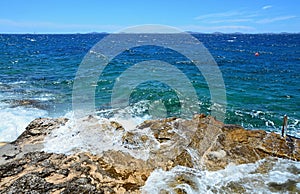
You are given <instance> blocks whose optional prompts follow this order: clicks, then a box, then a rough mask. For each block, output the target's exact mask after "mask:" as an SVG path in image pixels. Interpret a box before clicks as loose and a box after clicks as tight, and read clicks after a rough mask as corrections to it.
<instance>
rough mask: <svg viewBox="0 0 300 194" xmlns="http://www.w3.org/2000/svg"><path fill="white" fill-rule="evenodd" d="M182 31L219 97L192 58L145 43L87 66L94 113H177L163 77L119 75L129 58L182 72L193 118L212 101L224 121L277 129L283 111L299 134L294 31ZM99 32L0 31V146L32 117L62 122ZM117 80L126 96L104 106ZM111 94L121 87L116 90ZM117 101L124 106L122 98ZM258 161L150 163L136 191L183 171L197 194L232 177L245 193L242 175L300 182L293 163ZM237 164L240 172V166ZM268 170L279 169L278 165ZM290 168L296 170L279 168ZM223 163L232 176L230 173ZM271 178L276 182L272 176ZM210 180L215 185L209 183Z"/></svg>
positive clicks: (299, 46) (298, 56) (299, 66)
mask: <svg viewBox="0 0 300 194" xmlns="http://www.w3.org/2000/svg"><path fill="white" fill-rule="evenodd" d="M189 35H190V36H192V37H193V38H195V39H196V40H198V41H199V42H201V44H202V45H203V46H204V47H205V48H206V49H207V51H208V53H209V54H210V56H211V57H212V58H213V59H214V63H215V64H216V67H217V69H218V72H219V74H218V75H216V77H218V79H219V78H221V80H222V86H224V92H225V94H226V102H223V103H221V104H214V101H213V100H212V99H213V93H212V91H211V90H212V87H211V85H210V83H208V82H209V80H208V79H207V77H205V75H203V72H202V71H199V69H196V68H195V65H194V62H193V60H187V58H185V57H184V56H182V55H179V54H178V52H177V51H172V50H170V49H165V48H163V47H159V46H154V45H146V46H141V47H132V48H130V47H128V48H126V49H125V50H124V51H123V52H122V53H120V54H119V55H117V56H115V57H114V58H113V59H111V60H110V61H109V65H107V66H105V67H103V68H102V70H103V69H105V71H103V72H102V73H101V72H97V71H99V67H97V68H95V69H93V68H91V69H89V71H92V72H96V75H97V76H98V78H99V79H96V81H95V82H94V83H93V88H92V89H93V92H94V93H93V92H92V94H93V96H92V98H91V99H92V100H93V101H94V102H93V106H94V108H95V113H96V114H97V115H98V116H99V117H105V118H112V117H116V116H118V117H119V118H120V117H122V115H123V114H125V113H126V115H128V114H129V115H130V116H131V118H133V119H135V122H136V124H139V123H141V122H143V121H144V120H147V119H159V118H160V117H172V116H175V117H181V116H185V115H184V114H182V111H181V109H182V108H183V105H185V102H184V100H186V99H189V98H188V97H187V98H183V99H182V98H181V97H182V96H189V90H188V89H187V90H186V91H185V90H180V91H178V90H176V88H173V87H172V85H170V84H167V83H168V82H167V83H163V82H162V81H160V80H157V79H154V80H150V79H149V78H148V79H142V80H139V79H141V78H145V77H147V76H146V75H147V73H142V72H140V71H135V70H136V69H134V68H133V69H132V68H131V70H132V71H131V74H130V71H125V70H126V69H129V70H130V67H132V65H133V64H134V63H138V62H139V64H142V65H144V66H146V65H149V63H144V64H143V63H141V62H142V61H151V64H152V65H153V67H152V66H151V68H152V69H153V72H156V74H155V75H157V74H160V75H163V76H165V77H167V76H169V77H171V78H174V77H175V78H176V76H178V75H180V74H179V73H178V71H180V72H183V73H184V74H185V75H186V76H185V78H184V79H178V82H186V83H182V84H183V85H184V84H186V86H187V87H186V88H192V90H193V95H195V94H196V96H197V99H196V100H195V99H193V100H194V101H193V102H192V104H193V107H192V108H195V107H196V109H193V110H195V111H194V112H193V113H194V114H196V113H204V114H207V115H210V114H212V112H213V111H214V110H215V108H216V107H217V108H218V107H219V109H220V111H221V112H222V114H223V115H224V117H222V119H223V121H224V122H225V123H228V124H238V125H241V126H243V127H244V128H246V129H250V130H252V129H262V130H265V131H268V132H271V131H273V132H276V133H279V134H280V133H281V129H282V125H283V118H284V116H285V115H286V116H287V117H288V123H287V131H286V133H287V134H288V135H291V136H294V137H298V138H300V34H284V33H283V34H240V33H235V34H221V33H215V34H197V33H195V34H193V33H192V34H189ZM109 36H110V34H105V33H91V34H0V142H10V141H14V140H15V139H16V138H17V137H18V136H19V135H20V134H21V133H22V132H23V131H24V130H25V128H26V126H27V125H28V124H29V123H30V122H31V121H32V120H34V119H35V118H39V117H52V118H56V117H68V118H72V116H74V110H73V108H74V85H75V84H74V83H75V82H76V78H78V71H79V69H80V67H82V64H83V63H84V62H85V61H86V56H87V55H88V54H91V53H92V52H94V51H93V49H92V48H94V46H95V45H96V44H97V43H99V42H101V41H102V40H104V39H105V38H107V37H109ZM145 36H146V35H143V37H145ZM157 36H162V35H159V34H158V35H157ZM166 39H167V37H166ZM111 45H115V44H113V43H112V44H111ZM182 45H183V46H185V45H188V44H186V43H182V44H181V49H182V50H184V51H185V52H189V51H190V52H194V51H193V50H189V49H190V48H189V47H186V48H182V47H183V46H182ZM125 46H126V44H125ZM106 49H107V50H108V52H109V49H113V48H110V45H106ZM94 54H95V53H94ZM96 54H97V53H96ZM98 54H99V55H101V53H98ZM159 61H167V62H170V63H173V64H176V65H173V66H172V65H171V66H172V67H175V69H174V68H172V67H170V66H168V65H167V64H166V62H163V63H162V62H159ZM97 65H98V64H95V66H97ZM102 65H103V64H102ZM142 65H140V66H142ZM92 67H93V66H92ZM136 68H138V66H136ZM100 69H101V68H100ZM132 72H133V73H132ZM134 72H135V74H134ZM157 72H158V73H157ZM97 73H99V74H97ZM125 73H127V74H128V75H129V76H128V77H127V79H124V78H123V79H122V77H121V75H122V74H125ZM168 74H169V75H168ZM119 77H121V78H119ZM125 78H126V76H125ZM120 79H121V84H122V83H125V84H128V85H130V87H129V86H128V88H130V93H129V94H128V95H127V98H126V99H127V101H126V103H125V106H123V107H122V108H120V107H114V106H112V104H111V101H112V93H113V92H114V90H113V88H114V86H115V85H118V84H119V83H120V81H119V80H120ZM122 80H123V82H122ZM124 80H125V81H124ZM166 80H167V79H166ZM123 89H124V88H123ZM117 92H120V93H123V91H122V90H120V91H117ZM124 93H126V92H125V91H124ZM82 95H83V96H84V95H85V94H84V93H83V94H82ZM86 95H88V94H86ZM180 95H182V96H180ZM88 99H90V98H87V100H88ZM120 104H123V105H124V103H123V102H120ZM188 108H189V107H185V109H188ZM264 162H265V161H258V163H255V164H249V165H248V166H247V165H244V166H236V167H232V166H229V167H228V168H226V169H225V170H222V171H217V172H202V171H201V172H200V171H197V170H196V169H186V168H184V167H177V168H175V169H173V170H172V171H169V172H163V171H162V170H159V169H158V170H157V171H155V172H153V174H152V175H151V176H150V178H149V179H148V184H147V185H146V186H145V187H144V190H145V191H150V190H151V189H154V187H151V185H156V187H155V188H156V189H158V190H157V192H159V188H164V189H165V190H168V189H169V192H171V193H172V189H171V188H165V185H166V184H167V182H172V180H171V179H172V177H173V178H174V176H175V174H178V173H179V174H180V173H181V174H182V173H184V174H188V175H189V176H192V177H193V181H194V182H195V184H198V188H206V190H205V192H209V191H211V192H212V193H215V192H214V191H216V192H220V193H222V187H224V185H226V184H227V183H229V182H232V181H233V182H234V181H236V182H242V183H240V184H242V185H244V187H245V188H246V190H245V191H247V192H248V190H247V189H249V188H253V187H255V184H254V183H253V182H252V183H251V180H252V181H253V180H258V179H260V184H261V185H263V182H264V181H267V182H268V181H269V182H273V183H274V181H275V183H276V184H277V183H278V184H279V185H280V184H284V183H286V182H289V181H290V180H294V181H296V183H295V184H294V186H293V189H294V191H295V189H296V190H297V191H300V184H299V183H297V181H298V182H299V181H300V178H299V172H300V164H299V163H297V162H291V161H290V162H289V161H287V160H276V161H275V160H274V161H271V163H272V164H274V165H273V166H274V169H273V170H270V172H269V175H268V174H259V173H258V174H259V175H257V174H255V173H254V174H253V173H252V172H254V171H255V169H256V168H258V166H259V165H260V164H261V163H264ZM245 166H247V168H248V169H245ZM276 166H277V167H276ZM278 166H281V169H278ZM290 167H293V168H294V169H297V170H298V171H296V172H295V171H291V172H290V171H289V170H286V169H290ZM233 169H234V170H235V172H237V173H238V174H236V176H233V174H231V172H232V171H233ZM282 169H283V170H282ZM284 169H285V170H284ZM160 175H161V176H160ZM155 177H156V178H155ZM158 177H159V178H160V179H158ZM203 177H206V178H205V179H203ZM224 177H225V178H224ZM276 179H278V181H279V182H276ZM212 180H219V182H216V183H214V184H215V185H212V184H213V183H212V182H211V181H212ZM226 181H227V182H226ZM245 182H248V183H247V184H248V185H246V186H245V184H246V183H245ZM163 183H165V184H163ZM288 184H290V183H288ZM181 187H182V188H184V189H185V191H186V192H187V193H199V192H200V190H193V189H192V188H191V187H189V186H187V185H181ZM209 188H210V189H211V188H214V189H217V190H209ZM262 188H263V187H262ZM218 189H219V190H218ZM220 189H221V190H220ZM223 189H224V188H223ZM264 189H266V188H263V189H262V190H260V191H261V193H264V192H266V193H268V192H270V193H271V192H279V193H280V190H276V189H275V190H270V189H269V190H268V189H266V190H264ZM223 191H224V192H225V190H223ZM250 191H251V189H250ZM250 191H249V192H250ZM205 192H204V193H205ZM200 193H201V192H200ZM229 193H230V192H229ZM250 193H251V192H250ZM292 193H293V192H292Z"/></svg>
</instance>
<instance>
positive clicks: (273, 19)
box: [256, 16, 296, 24]
mask: <svg viewBox="0 0 300 194" xmlns="http://www.w3.org/2000/svg"><path fill="white" fill-rule="evenodd" d="M295 17H296V16H280V17H274V18H266V19H262V20H258V21H256V23H258V24H268V23H272V22H278V21H283V20H289V19H293V18H295Z"/></svg>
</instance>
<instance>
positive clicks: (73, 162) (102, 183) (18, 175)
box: [0, 114, 300, 193]
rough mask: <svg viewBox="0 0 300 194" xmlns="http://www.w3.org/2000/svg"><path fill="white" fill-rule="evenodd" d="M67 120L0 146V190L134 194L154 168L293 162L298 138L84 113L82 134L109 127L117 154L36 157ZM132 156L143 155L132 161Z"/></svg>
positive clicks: (205, 122) (208, 123)
mask: <svg viewBox="0 0 300 194" xmlns="http://www.w3.org/2000/svg"><path fill="white" fill-rule="evenodd" d="M67 121H68V119H64V118H59V119H42V118H40V119H36V120H34V121H33V122H31V123H30V124H29V125H28V127H27V128H26V131H25V132H24V133H23V134H22V135H21V136H20V137H19V138H18V139H17V140H16V141H14V142H12V143H8V144H5V145H4V146H2V147H0V193H24V192H25V193H30V192H31V193H140V192H141V191H140V187H141V186H143V185H144V184H145V182H146V180H147V178H148V177H149V175H150V174H151V172H152V171H154V170H155V169H157V168H161V169H163V170H171V169H172V168H174V167H175V166H178V165H181V166H187V167H191V168H201V169H205V170H219V169H223V168H225V167H226V166H227V165H228V164H244V163H252V162H255V161H257V160H260V159H263V158H266V157H280V158H287V159H291V160H297V161H300V140H299V139H296V138H292V137H287V138H282V137H281V136H280V135H278V134H275V133H267V132H265V131H262V130H245V129H243V128H242V127H240V126H237V125H226V124H223V123H221V122H219V121H217V120H215V119H214V118H213V117H210V116H205V115H202V114H201V115H195V116H194V117H193V118H192V119H191V120H184V119H179V118H167V119H161V120H151V121H145V122H143V123H142V124H140V125H138V126H136V129H135V130H130V131H127V130H126V129H125V128H124V127H123V126H122V125H121V124H120V123H118V122H116V121H113V122H106V123H102V124H99V122H98V119H97V118H95V117H93V116H88V117H87V118H84V119H82V122H83V123H85V124H82V125H80V127H82V128H85V127H86V126H88V129H87V130H86V131H85V132H84V133H82V134H81V135H84V134H89V135H90V136H88V137H92V135H97V133H98V132H101V131H107V130H113V131H112V132H111V133H105V134H114V132H118V133H119V134H122V136H121V138H120V142H119V144H118V145H119V146H121V148H122V149H119V150H114V149H110V150H106V151H103V152H102V153H99V154H92V153H88V152H76V153H72V154H68V155H66V154H58V153H46V152H43V151H42V149H43V142H44V141H45V137H47V136H49V134H50V133H52V132H53V131H54V130H56V129H58V128H59V127H60V126H63V125H66V123H67ZM86 123H90V125H86ZM98 128H101V129H100V130H99V129H98ZM95 129H98V130H95ZM95 131H96V133H95V134H92V132H95ZM95 139H97V137H95ZM108 139H109V137H108ZM100 143H101V142H100ZM78 150H80V149H78ZM131 152H135V153H139V152H143V153H145V154H146V155H147V157H146V159H142V158H136V157H134V156H135V155H134V154H133V155H132V154H130V153H131ZM179 193H180V192H179Z"/></svg>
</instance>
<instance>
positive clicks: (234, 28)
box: [179, 25, 256, 33]
mask: <svg viewBox="0 0 300 194" xmlns="http://www.w3.org/2000/svg"><path fill="white" fill-rule="evenodd" d="M179 28H180V29H183V30H187V31H188V30H189V31H197V32H216V31H221V32H226V33H231V32H239V31H243V32H253V31H255V30H256V29H255V28H253V27H251V26H242V25H223V26H200V25H199V26H198V25H187V26H180V27H179Z"/></svg>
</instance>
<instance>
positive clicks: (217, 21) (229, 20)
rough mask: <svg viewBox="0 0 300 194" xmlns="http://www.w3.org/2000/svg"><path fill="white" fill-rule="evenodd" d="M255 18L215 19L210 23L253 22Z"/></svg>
mask: <svg viewBox="0 0 300 194" xmlns="http://www.w3.org/2000/svg"><path fill="white" fill-rule="evenodd" d="M251 21H253V19H249V18H244V19H226V20H213V21H210V22H209V23H212V24H217V23H239V22H251Z"/></svg>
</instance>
